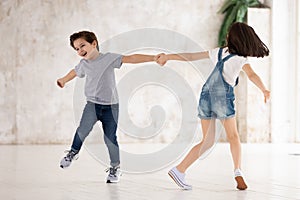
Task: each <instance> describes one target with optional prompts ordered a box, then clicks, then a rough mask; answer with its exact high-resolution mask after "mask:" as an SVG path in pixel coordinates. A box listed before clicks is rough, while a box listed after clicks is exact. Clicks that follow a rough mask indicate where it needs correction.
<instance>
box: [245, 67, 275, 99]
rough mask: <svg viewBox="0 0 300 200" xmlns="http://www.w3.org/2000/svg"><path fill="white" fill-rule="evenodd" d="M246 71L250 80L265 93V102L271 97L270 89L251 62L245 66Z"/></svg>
mask: <svg viewBox="0 0 300 200" xmlns="http://www.w3.org/2000/svg"><path fill="white" fill-rule="evenodd" d="M243 70H244V72H246V74H247V76H248V78H249V80H250V81H251V82H253V83H254V84H255V85H256V86H257V87H258V88H259V89H260V90H261V91H262V92H263V94H264V97H265V103H266V102H267V100H268V99H270V91H269V90H267V89H266V86H265V85H264V84H263V82H262V81H261V79H260V77H259V76H258V75H257V74H256V73H255V72H254V71H253V69H252V68H251V66H250V65H249V64H245V65H244V66H243Z"/></svg>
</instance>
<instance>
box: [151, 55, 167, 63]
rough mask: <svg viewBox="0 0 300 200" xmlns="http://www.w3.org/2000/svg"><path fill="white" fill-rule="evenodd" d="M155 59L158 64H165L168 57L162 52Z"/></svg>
mask: <svg viewBox="0 0 300 200" xmlns="http://www.w3.org/2000/svg"><path fill="white" fill-rule="evenodd" d="M154 60H155V61H156V62H157V64H159V65H160V66H163V65H165V64H166V63H167V61H168V59H167V55H166V54H164V53H160V54H158V55H156V56H155V58H154Z"/></svg>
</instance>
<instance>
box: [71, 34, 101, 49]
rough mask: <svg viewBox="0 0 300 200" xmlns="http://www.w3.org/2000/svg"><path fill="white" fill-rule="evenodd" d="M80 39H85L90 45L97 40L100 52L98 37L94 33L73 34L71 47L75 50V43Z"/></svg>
mask: <svg viewBox="0 0 300 200" xmlns="http://www.w3.org/2000/svg"><path fill="white" fill-rule="evenodd" d="M79 38H82V39H84V40H85V41H87V42H88V43H90V44H92V43H93V42H94V41H95V40H96V42H97V49H98V50H99V45H98V40H97V37H96V35H95V34H94V33H93V32H90V31H80V32H78V33H73V34H72V35H71V36H70V45H71V47H73V49H75V47H74V41H75V40H77V39H79Z"/></svg>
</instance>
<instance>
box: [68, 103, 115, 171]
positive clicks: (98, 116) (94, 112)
mask: <svg viewBox="0 0 300 200" xmlns="http://www.w3.org/2000/svg"><path fill="white" fill-rule="evenodd" d="M118 115H119V104H113V105H101V104H96V103H92V102H89V101H88V102H87V103H86V105H85V108H84V110H83V113H82V117H81V120H80V125H79V127H78V128H77V130H76V133H75V136H74V139H73V143H72V147H71V149H72V150H73V151H74V152H77V153H78V152H79V151H80V149H81V146H82V143H83V142H84V140H85V138H86V137H87V136H88V135H89V133H90V132H91V130H92V129H93V126H94V125H95V123H96V122H97V121H98V120H100V121H101V122H102V128H103V132H104V142H105V144H106V146H107V148H108V152H109V157H110V164H111V166H113V167H114V166H118V165H119V164H120V153H119V145H118V141H117V135H116V131H117V124H118Z"/></svg>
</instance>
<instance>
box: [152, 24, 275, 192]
mask: <svg viewBox="0 0 300 200" xmlns="http://www.w3.org/2000/svg"><path fill="white" fill-rule="evenodd" d="M268 55H269V49H268V47H267V46H266V45H265V44H264V43H263V42H262V41H261V40H260V38H259V37H258V36H257V35H256V33H255V31H254V30H253V28H252V27H250V26H248V25H246V24H244V23H239V22H238V23H234V24H233V25H232V26H231V27H230V29H229V32H228V35H227V45H226V46H225V47H224V48H223V47H222V48H216V49H213V50H210V51H204V52H196V53H182V54H168V55H165V54H160V55H158V56H157V57H158V59H157V63H158V64H160V65H164V64H165V63H166V62H167V61H168V60H180V61H194V60H199V59H205V58H209V59H211V60H212V62H213V63H214V64H215V68H214V70H213V71H212V73H211V74H210V76H209V77H208V79H207V81H206V82H205V84H204V85H203V87H202V92H201V95H200V100H199V106H198V113H199V114H198V116H199V118H200V119H201V125H202V133H203V139H202V141H201V142H200V143H199V144H197V145H195V146H194V147H193V148H192V149H191V150H190V151H189V153H188V154H187V155H186V157H185V158H184V159H183V161H182V162H181V163H180V164H179V165H177V166H176V167H174V168H172V169H171V170H170V171H169V173H168V174H169V175H170V177H171V178H172V179H173V180H174V181H175V183H176V184H177V185H178V186H179V187H181V188H182V189H186V190H189V189H192V186H191V185H189V184H187V183H186V181H185V171H186V170H187V168H188V167H189V166H190V165H191V164H192V163H194V162H195V161H196V160H197V159H198V158H199V157H200V156H201V155H202V154H203V153H204V152H205V151H206V150H207V149H208V148H210V147H211V146H212V145H213V144H214V139H213V138H214V134H215V133H214V132H215V120H216V119H219V120H221V122H222V124H223V126H224V128H225V131H226V136H227V140H228V141H229V143H230V150H231V155H232V158H233V163H234V176H235V180H236V182H237V188H238V189H239V190H245V189H247V185H246V183H245V181H244V177H243V173H242V171H241V144H240V139H239V134H238V131H237V125H236V118H235V109H234V99H235V98H234V93H233V87H234V86H235V85H236V84H237V83H238V75H239V73H240V71H241V70H243V71H244V72H245V73H246V74H247V76H248V78H249V79H250V80H251V81H252V82H253V83H254V84H255V85H256V86H257V87H258V88H259V89H260V90H261V91H262V93H263V95H264V101H265V103H266V101H267V100H268V99H269V98H270V91H269V90H267V89H266V87H265V85H264V84H263V83H262V81H261V79H260V77H259V76H258V75H257V74H256V73H255V72H254V71H253V70H252V68H251V66H250V64H249V62H248V59H247V57H248V56H251V57H264V56H268Z"/></svg>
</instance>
